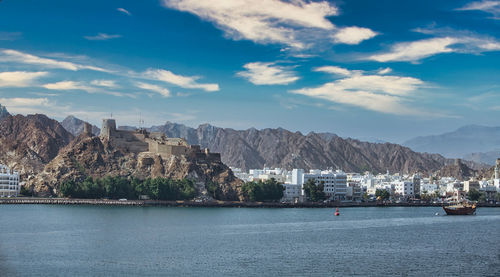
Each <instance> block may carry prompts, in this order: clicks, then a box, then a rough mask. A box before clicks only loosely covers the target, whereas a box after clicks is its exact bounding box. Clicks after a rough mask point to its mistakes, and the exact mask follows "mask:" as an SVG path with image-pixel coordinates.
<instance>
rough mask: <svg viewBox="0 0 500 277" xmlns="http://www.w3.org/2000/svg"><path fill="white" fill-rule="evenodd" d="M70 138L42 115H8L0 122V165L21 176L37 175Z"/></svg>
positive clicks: (60, 127)
mask: <svg viewBox="0 0 500 277" xmlns="http://www.w3.org/2000/svg"><path fill="white" fill-rule="evenodd" d="M72 139H73V135H72V134H71V133H69V132H68V131H66V129H64V128H63V127H62V126H61V124H59V122H57V121H56V120H53V119H50V118H48V117H47V116H45V115H41V114H36V115H28V116H23V115H16V116H11V115H8V116H7V117H5V118H4V119H3V120H1V121H0V146H1V148H2V149H1V150H2V151H0V163H1V164H6V165H8V166H10V167H11V168H14V169H15V170H17V171H19V172H20V173H21V174H22V175H23V176H24V177H26V176H28V175H31V174H35V173H37V172H40V171H41V170H42V169H43V167H44V166H45V164H47V163H48V162H50V161H51V160H52V159H53V158H54V157H55V156H57V154H58V153H59V150H60V149H61V148H62V147H64V146H66V145H67V144H69V142H70V141H71V140H72Z"/></svg>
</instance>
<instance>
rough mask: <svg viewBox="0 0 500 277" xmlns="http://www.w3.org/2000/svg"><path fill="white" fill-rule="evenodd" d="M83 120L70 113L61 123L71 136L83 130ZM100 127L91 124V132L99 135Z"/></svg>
mask: <svg viewBox="0 0 500 277" xmlns="http://www.w3.org/2000/svg"><path fill="white" fill-rule="evenodd" d="M84 123H85V121H83V120H80V119H78V118H76V117H74V116H72V115H70V116H67V117H66V118H65V119H64V120H63V121H62V122H61V125H62V126H63V127H64V129H66V130H67V131H68V132H70V133H71V134H72V135H73V136H78V135H79V134H81V133H82V132H83V124H84ZM100 131H101V130H100V129H99V128H98V127H97V126H95V125H92V133H93V134H94V135H99V133H100Z"/></svg>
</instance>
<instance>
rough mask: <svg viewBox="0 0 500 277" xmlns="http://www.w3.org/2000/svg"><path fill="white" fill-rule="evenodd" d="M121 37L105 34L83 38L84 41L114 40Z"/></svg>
mask: <svg viewBox="0 0 500 277" xmlns="http://www.w3.org/2000/svg"><path fill="white" fill-rule="evenodd" d="M121 37H122V36H121V35H110V34H105V33H98V34H97V35H95V36H84V38H85V39H86V40H110V39H114V38H121Z"/></svg>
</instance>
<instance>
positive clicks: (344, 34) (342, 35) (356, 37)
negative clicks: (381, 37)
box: [333, 26, 377, 44]
mask: <svg viewBox="0 0 500 277" xmlns="http://www.w3.org/2000/svg"><path fill="white" fill-rule="evenodd" d="M376 35H377V33H376V32H374V31H372V30H370V29H368V28H361V27H355V26H354V27H345V28H342V29H340V30H339V31H338V32H337V33H336V34H335V35H334V36H333V38H334V41H335V42H339V43H345V44H359V43H361V42H362V41H364V40H367V39H371V38H373V37H375V36H376Z"/></svg>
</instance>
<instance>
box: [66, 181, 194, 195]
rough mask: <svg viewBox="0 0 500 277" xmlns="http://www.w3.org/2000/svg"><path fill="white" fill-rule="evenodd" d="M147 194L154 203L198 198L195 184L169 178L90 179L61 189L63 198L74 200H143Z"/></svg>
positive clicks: (68, 182) (69, 183)
mask: <svg viewBox="0 0 500 277" xmlns="http://www.w3.org/2000/svg"><path fill="white" fill-rule="evenodd" d="M141 195H145V196H147V197H149V198H150V199H154V200H187V199H193V198H194V197H195V196H196V188H195V184H194V182H193V181H192V180H189V179H181V180H173V179H169V178H162V177H158V178H147V179H145V180H141V179H138V178H135V177H132V178H126V177H120V176H117V177H112V176H107V177H104V178H96V179H93V178H92V177H87V178H86V179H85V180H83V181H76V180H68V181H65V182H63V183H62V184H61V185H60V187H59V196H62V197H72V198H90V199H97V198H109V199H121V198H126V199H132V200H133V199H139V197H140V196H141Z"/></svg>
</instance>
